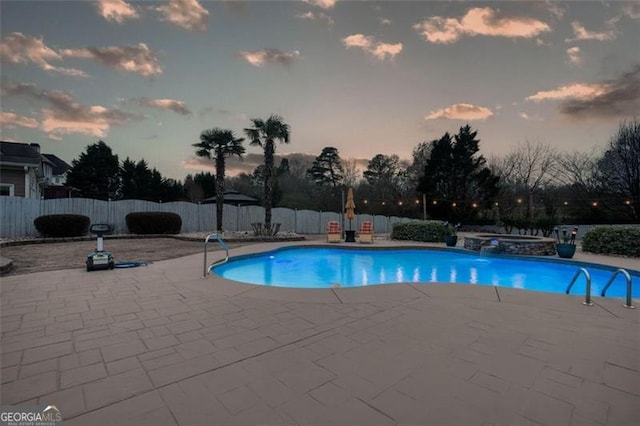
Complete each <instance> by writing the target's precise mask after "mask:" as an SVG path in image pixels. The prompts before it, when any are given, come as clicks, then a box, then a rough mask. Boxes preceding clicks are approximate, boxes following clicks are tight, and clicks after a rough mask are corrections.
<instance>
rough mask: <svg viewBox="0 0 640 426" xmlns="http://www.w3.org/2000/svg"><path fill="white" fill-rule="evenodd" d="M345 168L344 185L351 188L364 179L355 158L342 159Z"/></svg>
mask: <svg viewBox="0 0 640 426" xmlns="http://www.w3.org/2000/svg"><path fill="white" fill-rule="evenodd" d="M342 167H343V169H344V185H345V186H346V187H347V188H349V187H351V188H355V187H356V185H358V183H359V182H360V180H361V179H362V172H361V171H360V170H358V166H357V161H356V159H355V158H347V159H346V160H343V161H342Z"/></svg>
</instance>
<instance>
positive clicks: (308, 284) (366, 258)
mask: <svg viewBox="0 0 640 426" xmlns="http://www.w3.org/2000/svg"><path fill="white" fill-rule="evenodd" d="M580 267H585V268H586V269H587V270H588V271H589V273H590V274H591V280H592V290H591V294H592V295H593V296H599V295H600V291H601V290H602V288H603V287H604V286H605V285H606V283H607V281H609V279H610V278H611V276H612V274H613V272H614V271H615V268H607V267H602V266H600V265H594V264H578V263H571V262H564V261H563V262H552V261H540V260H532V259H523V258H515V257H495V256H478V255H474V254H467V253H459V252H454V251H445V250H421V249H388V250H379V249H358V250H354V249H341V248H317V247H296V248H286V249H279V250H274V251H270V252H266V253H261V254H258V255H251V256H240V257H238V258H235V259H231V260H229V262H227V263H224V264H221V265H217V266H214V267H213V268H212V271H213V272H214V273H216V274H218V275H220V276H222V277H224V278H227V279H230V280H235V281H241V282H245V283H250V284H259V285H265V286H273V287H295V288H331V287H361V286H367V285H376V284H391V283H407V282H422V283H433V282H441V283H447V282H448V283H460V284H478V285H494V286H501V287H513V288H521V289H525V290H533V291H546V292H555V293H564V292H565V290H566V288H567V285H568V284H569V282H570V281H571V279H572V278H573V276H574V274H575V273H576V271H577V270H578V268H580ZM629 272H630V273H631V276H632V284H633V297H640V272H638V271H629ZM585 283H586V281H585V278H584V276H580V277H579V278H578V280H577V281H576V283H575V285H574V286H573V288H572V290H571V294H584V293H585V288H586V284H585ZM625 295H626V281H625V279H624V277H623V276H622V275H621V274H619V275H618V277H617V278H616V280H615V282H614V283H613V284H612V285H611V287H609V289H608V290H607V297H624V296H625Z"/></svg>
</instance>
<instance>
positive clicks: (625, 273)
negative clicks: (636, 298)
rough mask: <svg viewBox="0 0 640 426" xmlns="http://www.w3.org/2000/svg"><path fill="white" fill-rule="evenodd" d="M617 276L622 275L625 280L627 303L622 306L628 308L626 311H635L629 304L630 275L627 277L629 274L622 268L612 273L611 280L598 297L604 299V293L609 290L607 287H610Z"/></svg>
mask: <svg viewBox="0 0 640 426" xmlns="http://www.w3.org/2000/svg"><path fill="white" fill-rule="evenodd" d="M618 274H622V275H624V277H625V278H626V279H627V301H626V302H627V303H625V304H624V305H622V306H624V307H625V308H628V309H635V308H636V307H635V306H633V305H632V303H631V275H629V273H628V272H627V271H626V270H624V269H622V268H620V269H618V270H617V271H616V272H614V273H613V275H612V276H611V279H609V281H608V282H607V284H606V285H605V286H604V288H603V289H602V293H600V296H603V297H604V295H605V293H606V292H607V290H608V289H609V286H611V284H612V283H613V281H614V280H615V279H616V277H617V276H618Z"/></svg>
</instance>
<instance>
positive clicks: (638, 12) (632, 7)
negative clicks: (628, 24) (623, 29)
mask: <svg viewBox="0 0 640 426" xmlns="http://www.w3.org/2000/svg"><path fill="white" fill-rule="evenodd" d="M622 13H623V14H624V15H625V16H626V17H628V18H631V19H640V3H629V4H626V5H625V6H624V7H623V8H622Z"/></svg>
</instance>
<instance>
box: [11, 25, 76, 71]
mask: <svg viewBox="0 0 640 426" xmlns="http://www.w3.org/2000/svg"><path fill="white" fill-rule="evenodd" d="M0 57H2V59H4V60H6V61H8V62H11V63H13V64H28V63H34V64H35V65H36V66H38V67H39V68H40V69H42V70H44V71H52V72H57V73H60V74H64V75H68V76H72V77H86V76H87V74H86V73H85V72H84V71H81V70H78V69H75V68H62V67H56V66H53V65H51V64H50V62H52V61H57V62H60V61H62V56H60V54H58V52H56V51H55V50H53V49H51V48H50V47H48V46H47V45H45V44H44V41H43V39H42V38H37V37H30V36H26V35H24V34H22V33H19V32H14V33H11V34H9V35H8V36H6V37H3V40H2V43H1V44H0Z"/></svg>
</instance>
